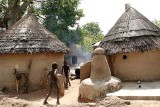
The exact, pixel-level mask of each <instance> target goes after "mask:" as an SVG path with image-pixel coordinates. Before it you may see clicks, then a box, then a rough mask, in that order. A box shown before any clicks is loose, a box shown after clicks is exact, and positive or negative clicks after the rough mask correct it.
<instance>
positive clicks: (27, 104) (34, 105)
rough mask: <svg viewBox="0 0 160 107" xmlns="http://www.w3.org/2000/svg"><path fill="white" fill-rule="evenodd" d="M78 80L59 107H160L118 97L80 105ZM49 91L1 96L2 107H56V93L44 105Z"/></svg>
mask: <svg viewBox="0 0 160 107" xmlns="http://www.w3.org/2000/svg"><path fill="white" fill-rule="evenodd" d="M79 85H80V82H79V80H78V79H76V80H72V81H71V86H70V87H69V89H67V90H65V95H64V96H61V98H60V103H61V104H60V105H59V107H86V106H88V107H99V106H101V107H159V106H160V101H155V100H151V101H149V100H123V99H120V98H118V97H106V98H105V99H103V100H101V101H99V102H97V103H88V104H85V103H78V101H77V98H78V88H79ZM46 90H47V89H43V90H39V91H35V92H30V93H29V94H16V93H7V94H3V95H0V107H55V106H56V95H55V94H54V92H53V93H52V95H51V97H49V99H48V103H49V104H47V105H43V104H42V103H43V100H44V98H45V96H46V94H47V91H46Z"/></svg>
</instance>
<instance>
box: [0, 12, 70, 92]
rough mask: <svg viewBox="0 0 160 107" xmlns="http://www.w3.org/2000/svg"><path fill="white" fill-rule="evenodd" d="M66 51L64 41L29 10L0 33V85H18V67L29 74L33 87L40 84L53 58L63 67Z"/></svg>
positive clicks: (42, 83)
mask: <svg viewBox="0 0 160 107" xmlns="http://www.w3.org/2000/svg"><path fill="white" fill-rule="evenodd" d="M67 51H68V48H67V47H66V45H65V44H64V43H62V42H61V41H60V40H59V39H58V38H57V37H56V36H55V35H54V34H52V33H51V32H49V31H48V30H46V29H45V28H44V27H43V26H42V25H41V24H40V23H39V22H38V21H37V19H36V17H35V16H34V15H32V14H31V13H28V14H27V15H25V16H24V17H23V18H21V19H20V20H19V21H18V22H16V23H15V24H14V25H13V26H12V27H11V28H10V29H8V30H7V31H6V32H4V33H3V34H2V35H0V87H9V88H14V87H15V78H14V75H13V71H14V68H16V69H18V71H19V72H21V73H27V74H28V75H29V77H28V79H29V81H28V82H29V87H30V88H33V89H34V88H40V87H41V86H43V85H44V82H45V81H44V80H45V77H46V75H45V74H46V72H47V70H51V64H52V63H53V62H57V64H58V65H59V66H58V69H59V71H60V70H61V67H62V65H63V61H64V53H66V52H67ZM22 85H23V84H21V86H22Z"/></svg>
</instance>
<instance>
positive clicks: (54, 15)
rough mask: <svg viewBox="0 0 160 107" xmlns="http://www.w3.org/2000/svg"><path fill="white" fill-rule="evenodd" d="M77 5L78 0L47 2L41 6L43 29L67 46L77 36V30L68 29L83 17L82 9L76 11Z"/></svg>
mask: <svg viewBox="0 0 160 107" xmlns="http://www.w3.org/2000/svg"><path fill="white" fill-rule="evenodd" d="M79 3H80V1H79V0H47V1H46V2H43V3H42V5H41V7H42V9H41V11H42V15H44V16H45V19H44V25H45V27H46V28H47V29H48V30H49V31H51V32H53V33H54V34H56V35H57V36H58V38H59V39H60V40H61V41H63V42H65V43H67V44H69V43H70V42H74V41H72V40H74V39H76V38H77V36H78V35H77V34H78V32H76V31H78V30H71V29H70V28H71V27H74V26H75V25H76V24H77V23H76V21H77V20H79V19H80V18H81V17H82V16H83V11H82V9H78V5H79Z"/></svg>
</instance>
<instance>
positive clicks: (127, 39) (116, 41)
mask: <svg viewBox="0 0 160 107" xmlns="http://www.w3.org/2000/svg"><path fill="white" fill-rule="evenodd" d="M99 46H100V47H102V48H104V49H105V51H106V53H107V54H115V53H120V52H133V51H147V50H157V49H160V29H159V28H158V27H157V26H155V25H154V24H153V23H152V22H151V21H149V20H148V19H147V18H146V17H145V16H143V15H142V14H141V13H139V12H138V11H137V10H136V9H134V8H132V7H130V5H128V4H126V11H125V12H124V13H123V14H122V16H121V17H120V18H119V19H118V21H117V22H116V23H115V25H114V26H113V27H112V28H111V30H110V31H109V32H108V34H107V35H106V36H105V38H104V40H103V41H102V42H101V43H100V45H99Z"/></svg>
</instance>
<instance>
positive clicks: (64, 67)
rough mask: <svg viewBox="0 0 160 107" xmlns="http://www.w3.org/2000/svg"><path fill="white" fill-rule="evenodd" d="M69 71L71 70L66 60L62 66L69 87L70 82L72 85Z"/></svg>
mask: <svg viewBox="0 0 160 107" xmlns="http://www.w3.org/2000/svg"><path fill="white" fill-rule="evenodd" d="M69 72H70V68H69V66H68V65H67V62H66V61H64V65H63V67H62V74H64V75H65V79H66V81H65V88H68V84H69V85H70V86H71V83H70V81H69Z"/></svg>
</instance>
